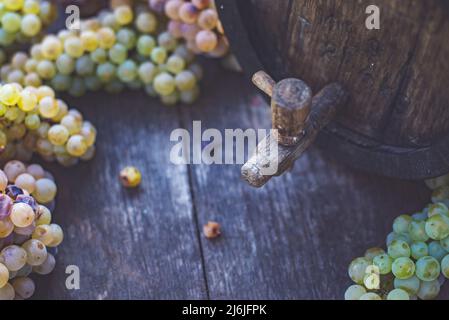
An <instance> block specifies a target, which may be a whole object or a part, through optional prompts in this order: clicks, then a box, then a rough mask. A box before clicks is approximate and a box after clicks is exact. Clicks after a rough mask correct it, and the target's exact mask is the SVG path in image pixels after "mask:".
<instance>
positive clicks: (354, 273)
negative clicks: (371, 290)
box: [348, 258, 371, 284]
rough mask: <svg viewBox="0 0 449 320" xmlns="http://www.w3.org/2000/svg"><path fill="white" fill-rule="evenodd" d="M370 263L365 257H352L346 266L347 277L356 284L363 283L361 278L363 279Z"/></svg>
mask: <svg viewBox="0 0 449 320" xmlns="http://www.w3.org/2000/svg"><path fill="white" fill-rule="evenodd" d="M370 265H371V262H370V261H369V260H368V259H366V258H356V259H354V260H353V261H352V262H351V264H350V265H349V268H348V274H349V277H350V278H351V279H352V281H354V282H355V283H356V284H363V279H364V277H365V275H366V272H367V269H368V267H369V266H370Z"/></svg>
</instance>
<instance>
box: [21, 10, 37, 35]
mask: <svg viewBox="0 0 449 320" xmlns="http://www.w3.org/2000/svg"><path fill="white" fill-rule="evenodd" d="M20 30H21V31H22V33H23V34H24V35H26V36H28V37H34V36H36V35H37V34H39V32H40V31H41V30H42V22H41V20H40V19H39V17H38V16H36V15H35V14H27V15H25V16H24V17H23V18H22V21H21V23H20Z"/></svg>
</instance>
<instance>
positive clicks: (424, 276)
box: [416, 256, 441, 281]
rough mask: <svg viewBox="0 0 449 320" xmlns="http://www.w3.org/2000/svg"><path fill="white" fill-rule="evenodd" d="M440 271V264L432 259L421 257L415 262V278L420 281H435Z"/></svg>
mask: <svg viewBox="0 0 449 320" xmlns="http://www.w3.org/2000/svg"><path fill="white" fill-rule="evenodd" d="M440 271H441V268H440V263H439V262H438V260H437V259H435V258H434V257H430V256H426V257H422V258H420V259H419V260H418V261H417V262H416V276H417V277H418V278H419V279H420V280H422V281H433V280H435V279H437V278H438V276H439V275H440Z"/></svg>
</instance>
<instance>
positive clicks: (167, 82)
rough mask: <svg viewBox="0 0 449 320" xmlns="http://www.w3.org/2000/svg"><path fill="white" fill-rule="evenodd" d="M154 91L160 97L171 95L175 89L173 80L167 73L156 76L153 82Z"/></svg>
mask: <svg viewBox="0 0 449 320" xmlns="http://www.w3.org/2000/svg"><path fill="white" fill-rule="evenodd" d="M153 86H154V90H156V92H157V93H159V94H160V95H164V96H167V95H169V94H171V93H172V92H173V91H174V90H175V87H176V84H175V79H174V78H173V77H172V76H171V75H170V74H169V73H167V72H162V73H160V74H158V75H157V76H156V77H155V78H154V81H153Z"/></svg>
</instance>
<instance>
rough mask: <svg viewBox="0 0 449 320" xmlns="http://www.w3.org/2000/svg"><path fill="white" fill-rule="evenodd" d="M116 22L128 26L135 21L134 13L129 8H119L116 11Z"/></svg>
mask: <svg viewBox="0 0 449 320" xmlns="http://www.w3.org/2000/svg"><path fill="white" fill-rule="evenodd" d="M114 16H115V20H116V21H117V22H118V23H119V24H120V25H127V24H129V23H131V22H132V21H133V11H132V10H131V8H130V7H129V6H119V7H117V8H115V10H114Z"/></svg>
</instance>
